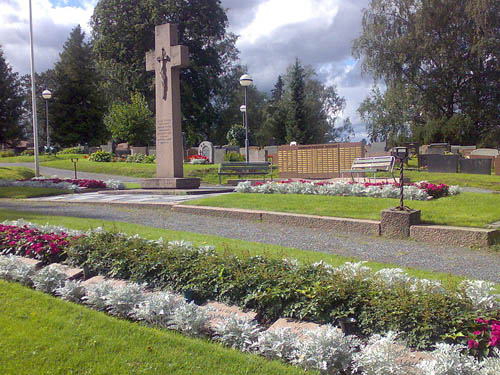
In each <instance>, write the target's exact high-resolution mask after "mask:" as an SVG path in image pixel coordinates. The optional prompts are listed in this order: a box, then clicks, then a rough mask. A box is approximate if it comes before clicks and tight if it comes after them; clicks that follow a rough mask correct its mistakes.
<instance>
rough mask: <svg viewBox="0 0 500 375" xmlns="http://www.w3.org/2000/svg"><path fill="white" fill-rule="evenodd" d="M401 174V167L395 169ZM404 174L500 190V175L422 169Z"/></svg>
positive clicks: (426, 179)
mask: <svg viewBox="0 0 500 375" xmlns="http://www.w3.org/2000/svg"><path fill="white" fill-rule="evenodd" d="M398 174H399V169H397V170H396V169H394V175H398ZM390 176H391V175H390V173H377V177H390ZM404 176H405V177H408V178H409V179H410V181H411V182H419V181H428V182H431V183H433V184H441V183H442V184H446V185H458V186H462V187H464V186H467V187H475V188H481V189H488V190H495V191H500V176H496V175H486V174H467V173H431V172H423V171H422V172H420V171H406V170H405V171H404Z"/></svg>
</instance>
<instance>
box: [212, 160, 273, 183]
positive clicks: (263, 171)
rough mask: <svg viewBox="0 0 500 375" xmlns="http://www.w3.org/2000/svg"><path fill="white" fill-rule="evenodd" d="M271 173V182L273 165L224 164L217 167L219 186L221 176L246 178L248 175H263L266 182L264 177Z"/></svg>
mask: <svg viewBox="0 0 500 375" xmlns="http://www.w3.org/2000/svg"><path fill="white" fill-rule="evenodd" d="M268 173H271V180H272V179H273V176H272V174H273V165H272V164H270V163H268V162H267V161H264V162H249V163H246V162H226V163H220V165H219V172H218V174H219V185H221V183H222V182H221V176H223V175H237V176H238V177H241V176H248V175H263V176H264V181H266V177H265V176H266V175H267V174H268Z"/></svg>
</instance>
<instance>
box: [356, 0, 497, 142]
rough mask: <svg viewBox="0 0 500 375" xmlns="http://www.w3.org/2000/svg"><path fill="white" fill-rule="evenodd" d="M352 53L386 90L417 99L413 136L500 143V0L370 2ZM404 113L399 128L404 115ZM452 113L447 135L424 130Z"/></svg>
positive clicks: (436, 139)
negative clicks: (418, 108) (361, 60)
mask: <svg viewBox="0 0 500 375" xmlns="http://www.w3.org/2000/svg"><path fill="white" fill-rule="evenodd" d="M353 52H354V55H355V56H356V57H362V58H363V67H364V69H365V71H368V72H370V73H371V74H373V75H374V77H375V78H376V79H381V80H383V81H384V82H385V83H386V85H387V87H388V88H389V90H388V94H387V95H392V93H393V92H394V90H397V91H398V92H399V93H400V94H403V96H404V97H407V98H409V99H410V100H409V101H410V102H412V103H415V102H418V103H419V106H420V113H419V118H418V119H417V120H416V121H415V122H414V123H413V124H412V132H411V136H412V137H414V138H416V137H419V138H420V139H418V140H423V139H424V138H422V136H423V135H424V134H427V135H430V134H432V133H433V134H434V136H430V137H428V139H430V140H431V141H449V142H462V143H463V142H468V143H472V144H484V145H491V146H495V145H500V137H499V135H500V105H499V104H498V103H500V2H498V1H496V0H463V1H455V0H372V1H371V3H370V6H369V8H368V9H365V10H364V11H363V32H362V35H361V36H360V37H359V38H358V39H357V40H356V41H355V43H354V47H353ZM391 91H392V93H391ZM391 100H392V99H390V98H389V100H388V101H389V102H390V101H391ZM365 104H366V103H365ZM363 110H364V111H365V113H367V112H366V110H367V108H366V106H365V108H364V109H363ZM400 112H401V117H400V118H399V121H397V122H399V124H397V125H396V124H394V126H401V125H402V124H403V123H405V121H406V119H405V117H404V116H405V114H404V113H403V112H404V111H400ZM393 114H394V112H393ZM372 117H376V116H375V115H374V116H372ZM451 119H453V121H451V123H450V124H452V125H450V129H453V128H455V129H454V130H453V131H450V132H447V133H446V134H442V133H440V132H432V131H430V129H427V130H426V129H425V128H426V127H429V128H433V127H435V124H436V122H439V123H448V122H449V121H450V120H451ZM433 124H434V125H433ZM460 124H462V125H463V128H462V125H460ZM470 124H472V126H470ZM383 126H385V125H382V124H381V125H380V126H379V127H383ZM457 126H458V127H459V129H456V127H457ZM390 132H392V133H393V134H395V133H398V130H397V129H394V130H392V131H390ZM390 132H389V133H390ZM389 133H387V134H389Z"/></svg>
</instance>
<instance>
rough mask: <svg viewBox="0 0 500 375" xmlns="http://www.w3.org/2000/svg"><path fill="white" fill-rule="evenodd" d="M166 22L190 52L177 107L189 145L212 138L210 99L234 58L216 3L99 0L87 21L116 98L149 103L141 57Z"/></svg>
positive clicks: (206, 0) (147, 77) (231, 40)
mask: <svg viewBox="0 0 500 375" xmlns="http://www.w3.org/2000/svg"><path fill="white" fill-rule="evenodd" d="M168 22H169V23H175V24H178V31H179V43H180V44H183V45H186V46H188V47H189V51H190V64H189V66H188V67H186V68H185V69H182V71H181V103H182V113H183V116H184V120H183V130H184V131H185V132H186V136H187V139H188V143H189V144H193V143H194V142H197V141H199V140H200V139H204V138H207V137H209V136H210V135H212V134H214V133H215V130H214V126H216V124H218V121H217V115H218V114H217V113H216V110H215V109H214V106H213V98H214V97H215V96H216V95H217V94H218V90H220V87H221V86H220V81H219V78H220V77H221V75H222V74H223V73H224V72H226V71H227V69H228V67H229V66H230V65H231V64H232V62H233V61H234V60H235V58H236V55H237V50H236V48H235V41H236V36H234V35H233V34H230V33H227V31H226V29H227V26H228V20H227V16H226V13H225V11H224V9H223V8H222V6H221V3H220V1H219V0H141V1H133V0H100V1H99V2H98V3H97V5H96V7H95V10H94V14H93V16H92V19H91V25H92V28H93V34H92V35H93V38H94V46H95V47H94V48H95V52H96V54H97V56H98V58H99V62H100V64H101V66H102V67H103V70H104V72H105V74H106V77H107V78H108V82H110V84H109V85H108V88H109V89H110V90H109V91H108V92H110V93H111V95H112V96H113V97H114V98H116V97H118V98H120V99H121V100H126V99H128V93H129V92H130V91H139V92H141V93H142V94H144V95H145V97H146V98H147V100H148V102H149V103H150V104H152V103H153V90H152V87H153V75H152V74H151V73H150V72H146V68H145V54H146V52H147V51H149V50H152V49H153V48H154V28H155V25H160V24H164V23H168ZM225 132H227V129H226V130H225V131H224V132H221V133H223V134H224V135H225ZM224 135H222V137H223V136H224Z"/></svg>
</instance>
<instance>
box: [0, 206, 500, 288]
mask: <svg viewBox="0 0 500 375" xmlns="http://www.w3.org/2000/svg"><path fill="white" fill-rule="evenodd" d="M19 218H23V219H25V220H28V221H31V222H34V223H40V224H46V223H49V224H52V225H61V226H64V227H66V228H72V229H78V230H87V229H91V228H97V227H102V228H104V229H105V230H108V231H120V232H123V233H127V234H129V235H135V234H138V235H139V236H141V237H143V238H147V239H159V238H163V239H164V240H167V241H179V240H185V241H190V242H192V243H193V244H195V245H213V246H215V248H216V251H218V252H220V253H222V254H228V255H238V256H253V255H264V256H267V257H270V258H279V259H283V258H293V259H297V260H299V261H300V262H303V263H314V262H319V261H320V260H322V261H324V262H326V263H329V264H331V265H332V266H340V265H342V264H344V263H345V262H358V261H359V259H357V258H353V257H345V256H340V255H335V254H334V253H335V249H331V250H332V254H327V253H321V252H317V251H309V250H301V249H295V248H289V247H283V246H277V245H268V244H262V243H258V242H249V241H242V240H237V239H232V238H225V237H219V236H213V235H208V234H198V233H192V232H182V231H174V230H168V229H159V228H152V227H148V226H144V225H137V224H131V223H122V222H111V221H104V220H97V219H87V218H76V217H68V216H47V215H43V214H38V213H32V212H19V211H10V210H2V209H0V222H2V221H4V220H17V219H19ZM366 265H367V266H369V267H371V268H372V269H373V270H375V271H377V270H380V269H382V268H388V267H400V266H398V265H395V264H387V263H379V262H367V263H366ZM400 268H403V267H400ZM404 269H405V270H406V271H407V272H408V273H409V274H410V275H412V276H414V277H418V278H426V279H430V280H440V281H442V282H443V284H444V285H446V286H450V287H452V286H455V285H457V284H458V283H460V282H461V281H462V280H463V279H464V278H463V277H461V276H456V275H451V274H446V273H441V272H432V271H426V270H419V269H415V268H404ZM498 291H499V292H500V285H499V286H498Z"/></svg>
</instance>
